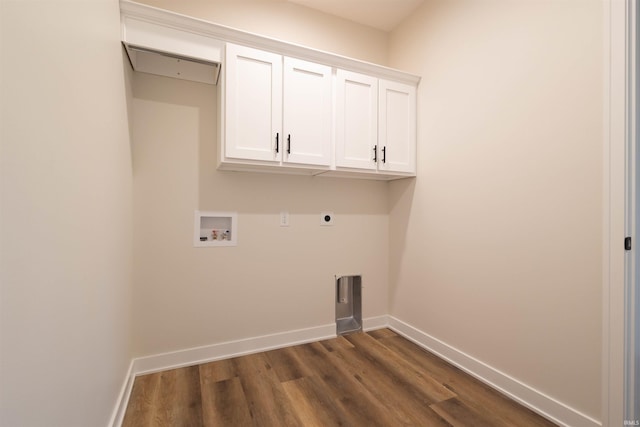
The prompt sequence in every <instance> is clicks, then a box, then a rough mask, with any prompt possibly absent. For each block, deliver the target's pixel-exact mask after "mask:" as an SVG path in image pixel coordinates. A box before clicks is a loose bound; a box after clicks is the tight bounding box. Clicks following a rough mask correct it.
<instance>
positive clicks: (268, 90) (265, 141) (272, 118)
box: [225, 44, 282, 162]
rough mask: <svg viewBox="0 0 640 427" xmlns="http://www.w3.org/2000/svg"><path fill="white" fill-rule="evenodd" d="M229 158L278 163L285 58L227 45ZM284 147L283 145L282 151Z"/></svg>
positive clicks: (227, 136) (227, 131) (280, 151)
mask: <svg viewBox="0 0 640 427" xmlns="http://www.w3.org/2000/svg"><path fill="white" fill-rule="evenodd" d="M226 59H227V68H226V69H227V74H226V83H225V89H226V94H225V98H226V114H225V126H226V141H225V142H226V145H225V148H226V152H225V154H226V156H227V157H233V158H238V159H248V160H265V161H274V162H277V161H279V160H280V156H281V153H282V150H281V149H280V150H279V152H278V153H276V134H279V136H280V140H281V139H282V129H281V126H282V125H281V124H282V110H281V105H282V95H281V94H282V56H280V55H276V54H272V53H270V52H264V51H260V50H257V49H252V48H248V47H244V46H237V45H233V44H227V52H226ZM281 146H282V144H281V143H280V147H278V148H281Z"/></svg>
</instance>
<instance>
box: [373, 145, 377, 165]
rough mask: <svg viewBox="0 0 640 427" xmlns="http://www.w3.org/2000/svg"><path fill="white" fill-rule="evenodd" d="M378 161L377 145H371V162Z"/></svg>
mask: <svg viewBox="0 0 640 427" xmlns="http://www.w3.org/2000/svg"><path fill="white" fill-rule="evenodd" d="M377 161H378V146H377V145H374V146H373V162H374V163H376V162H377Z"/></svg>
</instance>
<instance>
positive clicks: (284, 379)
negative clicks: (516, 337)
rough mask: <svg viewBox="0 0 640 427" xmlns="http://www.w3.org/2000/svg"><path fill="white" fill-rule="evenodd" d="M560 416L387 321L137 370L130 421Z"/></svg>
mask: <svg viewBox="0 0 640 427" xmlns="http://www.w3.org/2000/svg"><path fill="white" fill-rule="evenodd" d="M554 425H555V424H553V423H551V422H549V421H547V420H546V419H544V418H542V417H540V416H539V415H537V414H535V413H534V412H532V411H530V410H528V409H526V408H524V407H523V406H521V405H519V404H517V403H516V402H513V401H512V400H510V399H508V398H506V397H505V396H503V395H502V394H500V393H498V392H496V391H494V390H493V389H491V388H489V387H487V386H486V385H484V384H482V383H481V382H479V381H477V380H475V379H474V378H472V377H470V376H469V375H467V374H465V373H464V372H462V371H460V370H459V369H457V368H455V367H453V366H452V365H450V364H448V363H446V362H444V361H442V360H441V359H439V358H438V357H436V356H434V355H433V354H431V353H429V352H427V351H425V350H423V349H421V348H420V347H418V346H417V345H415V344H413V343H412V342H410V341H408V340H406V339H405V338H403V337H401V336H399V335H396V334H395V333H394V332H393V331H391V330H389V329H380V330H377V331H372V332H368V333H358V334H353V335H347V336H343V337H338V338H335V339H330V340H326V341H321V342H315V343H311V344H303V345H297V346H294V347H288V348H282V349H278V350H272V351H267V352H264V353H257V354H252V355H248V356H242V357H236V358H233V359H227V360H221V361H217V362H211V363H205V364H202V365H198V366H191V367H187V368H181V369H174V370H170V371H164V372H159V373H155V374H150V375H143V376H140V377H137V378H136V380H135V382H134V385H133V390H132V393H131V398H130V400H129V406H128V407H127V411H126V414H125V418H124V422H123V426H124V427H141V426H184V427H197V426H234V427H235V426H260V427H264V426H321V427H327V426H367V427H368V426H392V427H395V426H474V427H476V426H479V427H480V426H518V427H523V426H554Z"/></svg>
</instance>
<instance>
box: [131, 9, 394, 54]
mask: <svg viewBox="0 0 640 427" xmlns="http://www.w3.org/2000/svg"><path fill="white" fill-rule="evenodd" d="M140 3H146V4H149V5H151V6H155V7H159V8H161V9H166V10H171V11H174V12H178V13H182V14H184V15H188V16H193V17H196V18H200V19H204V20H207V21H210V22H215V23H217V24H221V25H226V26H229V27H233V28H237V29H239V30H244V31H248V32H252V33H256V34H259V35H262V36H267V37H272V38H275V39H280V40H285V41H287V42H290V43H296V44H300V45H303V46H307V47H311V48H314V49H319V50H324V51H327V52H333V53H336V54H339V55H344V56H348V57H351V58H356V59H360V60H363V61H368V62H373V63H377V64H381V65H386V63H387V52H388V49H387V43H388V34H387V33H385V32H383V31H381V30H376V29H374V28H372V27H367V26H365V25H361V24H357V23H354V22H352V21H347V20H345V19H342V18H338V17H336V16H333V15H328V14H326V13H322V12H318V11H316V10H313V9H309V8H307V7H304V6H300V5H297V4H293V3H289V2H288V1H286V0H188V1H184V0H183V1H175V0H142V1H140Z"/></svg>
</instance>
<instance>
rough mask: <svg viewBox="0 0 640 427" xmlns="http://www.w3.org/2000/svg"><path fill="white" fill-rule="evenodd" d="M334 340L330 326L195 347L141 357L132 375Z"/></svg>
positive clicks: (334, 327) (136, 362) (332, 325)
mask: <svg viewBox="0 0 640 427" xmlns="http://www.w3.org/2000/svg"><path fill="white" fill-rule="evenodd" d="M335 336H336V325H335V323H332V324H329V325H323V326H315V327H312V328H306V329H297V330H293V331H287V332H280V333H276V334H270V335H262V336H259V337H252V338H246V339H242V340H237V341H227V342H222V343H218V344H212V345H207V346H203V347H194V348H189V349H186V350H179V351H172V352H169V353H162V354H155V355H153V356H146V357H140V358H137V359H134V369H133V371H134V373H135V375H143V374H149V373H152V372H159V371H165V370H167V369H175V368H182V367H184V366H192V365H198V364H200V363H206V362H213V361H215V360H222V359H229V358H231V357H237V356H244V355H246V354H251V353H258V352H261V351H267V350H273V349H276V348H282V347H288V346H291V345H297V344H304V343H307V342H312V341H320V340H325V339H328V338H333V337H335Z"/></svg>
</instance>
